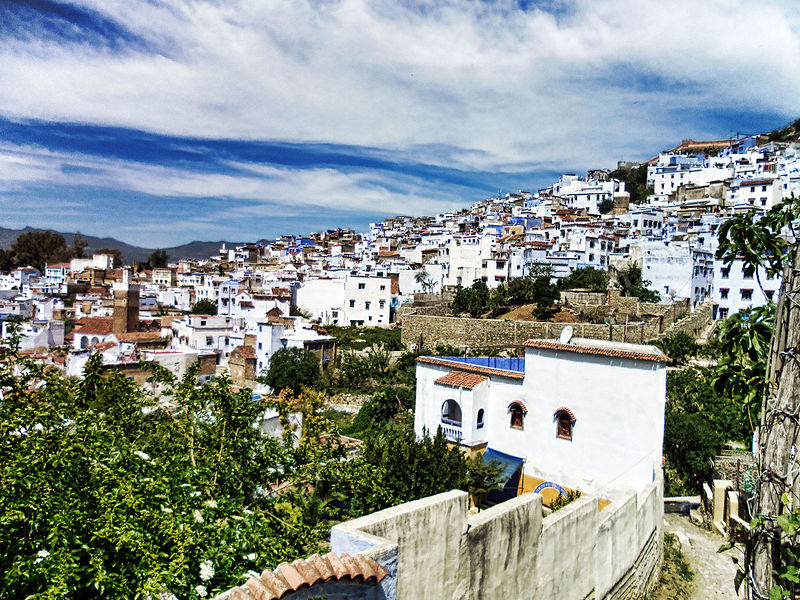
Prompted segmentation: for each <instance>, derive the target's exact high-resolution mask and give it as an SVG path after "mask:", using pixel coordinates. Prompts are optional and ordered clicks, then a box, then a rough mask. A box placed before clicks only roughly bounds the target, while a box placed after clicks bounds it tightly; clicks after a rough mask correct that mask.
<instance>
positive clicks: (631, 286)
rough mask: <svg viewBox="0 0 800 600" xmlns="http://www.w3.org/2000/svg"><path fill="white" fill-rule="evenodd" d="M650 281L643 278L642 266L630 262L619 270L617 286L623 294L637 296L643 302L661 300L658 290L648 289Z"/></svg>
mask: <svg viewBox="0 0 800 600" xmlns="http://www.w3.org/2000/svg"><path fill="white" fill-rule="evenodd" d="M650 283H651V282H650V281H647V280H646V279H642V268H641V267H640V266H639V265H637V264H636V263H633V262H629V263H628V264H627V265H625V266H624V267H622V268H621V269H620V270H619V271H618V272H617V287H618V288H619V290H620V293H621V294H622V295H623V296H629V297H636V298H638V299H639V301H641V302H660V301H661V296H660V295H659V294H658V292H656V291H653V290H651V289H648V287H647V286H649V285H650Z"/></svg>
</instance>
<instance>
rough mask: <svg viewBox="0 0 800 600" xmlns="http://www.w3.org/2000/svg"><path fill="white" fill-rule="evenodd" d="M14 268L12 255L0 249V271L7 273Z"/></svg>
mask: <svg viewBox="0 0 800 600" xmlns="http://www.w3.org/2000/svg"><path fill="white" fill-rule="evenodd" d="M13 268H14V255H13V254H12V253H11V252H10V251H9V250H3V249H2V248H0V271H3V272H8V271H10V270H11V269H13Z"/></svg>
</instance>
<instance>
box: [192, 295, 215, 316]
mask: <svg viewBox="0 0 800 600" xmlns="http://www.w3.org/2000/svg"><path fill="white" fill-rule="evenodd" d="M189 314H191V315H215V314H217V303H216V302H214V301H213V300H209V299H208V298H201V299H200V300H198V301H197V302H195V303H194V304H193V305H192V310H190V311H189Z"/></svg>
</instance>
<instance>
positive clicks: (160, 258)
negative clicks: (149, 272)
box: [147, 249, 169, 269]
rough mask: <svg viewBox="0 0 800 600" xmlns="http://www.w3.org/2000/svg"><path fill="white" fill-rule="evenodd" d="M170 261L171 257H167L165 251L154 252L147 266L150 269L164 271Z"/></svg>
mask: <svg viewBox="0 0 800 600" xmlns="http://www.w3.org/2000/svg"><path fill="white" fill-rule="evenodd" d="M168 260H169V256H167V253H166V251H165V250H161V249H158V250H153V252H152V253H151V254H150V257H149V258H148V259H147V266H148V268H150V269H163V268H164V267H166V266H167V261H168Z"/></svg>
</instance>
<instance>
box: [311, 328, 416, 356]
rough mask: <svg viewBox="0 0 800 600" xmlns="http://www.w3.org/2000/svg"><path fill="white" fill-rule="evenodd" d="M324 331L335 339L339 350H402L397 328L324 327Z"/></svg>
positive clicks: (399, 331)
mask: <svg viewBox="0 0 800 600" xmlns="http://www.w3.org/2000/svg"><path fill="white" fill-rule="evenodd" d="M325 330H326V331H327V332H328V335H332V336H333V337H335V338H336V344H337V345H338V347H339V350H364V349H365V348H367V347H369V346H383V347H384V348H385V349H386V350H388V351H390V352H392V351H395V350H402V349H403V343H402V342H401V341H400V335H401V333H402V330H401V329H400V328H399V327H357V326H356V325H350V326H348V327H339V326H338V325H326V326H325Z"/></svg>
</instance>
